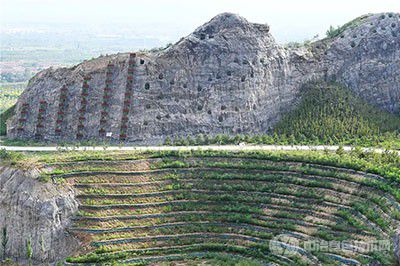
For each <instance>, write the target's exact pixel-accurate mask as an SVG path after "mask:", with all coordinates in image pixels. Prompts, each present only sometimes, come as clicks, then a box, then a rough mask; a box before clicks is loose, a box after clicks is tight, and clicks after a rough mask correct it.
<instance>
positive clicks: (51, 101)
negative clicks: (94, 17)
mask: <svg viewBox="0 0 400 266" xmlns="http://www.w3.org/2000/svg"><path fill="white" fill-rule="evenodd" d="M311 80H334V81H336V82H339V83H341V84H343V85H344V86H346V87H348V88H349V89H351V90H352V91H353V92H354V93H355V94H356V95H359V96H361V97H362V98H363V99H365V100H366V101H367V102H369V103H371V104H373V105H376V106H378V107H380V108H381V109H384V110H387V111H389V112H392V113H397V112H399V111H400V15H399V14H397V13H382V14H372V15H366V16H363V17H360V18H357V19H355V20H354V21H352V22H349V23H348V24H346V25H345V26H344V27H342V28H341V29H340V30H338V32H337V33H336V34H335V35H334V36H331V37H329V38H326V39H323V40H320V41H316V42H313V43H311V44H309V45H303V46H299V47H283V46H281V45H279V44H277V43H276V42H275V40H274V38H273V37H272V36H271V34H270V32H269V26H268V25H262V24H254V23H250V22H248V21H247V20H246V19H244V18H242V17H240V16H238V15H235V14H230V13H224V14H220V15H218V16H216V17H215V18H213V19H212V20H211V21H209V22H208V23H206V24H204V25H203V26H201V27H199V28H198V29H196V30H195V31H194V32H193V33H192V34H190V35H189V36H187V37H185V38H182V39H181V40H180V41H179V42H177V43H176V44H174V45H172V46H171V47H169V48H167V49H164V50H161V51H157V52H151V53H150V52H149V53H141V52H138V53H130V54H116V55H111V56H105V57H100V58H97V59H94V60H90V61H85V62H83V63H81V64H79V65H77V66H75V67H72V68H60V69H48V70H45V71H42V72H40V73H39V74H37V75H36V76H35V77H34V78H32V79H31V80H30V82H29V85H28V87H27V89H26V90H25V92H24V93H23V94H22V95H21V97H20V98H19V100H18V103H17V106H16V112H15V114H14V116H12V117H11V118H10V119H9V120H8V122H7V135H8V136H9V137H10V138H21V139H28V138H36V139H38V140H52V141H55V140H58V141H70V140H77V139H78V140H79V139H82V140H88V139H94V140H101V139H108V140H112V141H125V142H135V143H159V142H161V141H162V140H163V139H164V138H165V137H166V136H176V135H196V134H200V133H203V134H208V135H215V134H218V133H225V134H231V135H232V134H238V133H248V134H252V133H264V132H266V131H268V130H269V129H271V128H273V126H274V125H275V124H276V123H277V122H278V121H279V120H280V118H281V116H282V115H283V114H284V113H286V112H287V111H288V110H291V109H293V108H294V106H295V105H296V103H297V102H298V97H299V90H300V87H301V86H302V85H303V84H305V83H307V82H308V81H311Z"/></svg>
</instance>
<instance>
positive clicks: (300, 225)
mask: <svg viewBox="0 0 400 266" xmlns="http://www.w3.org/2000/svg"><path fill="white" fill-rule="evenodd" d="M113 158H114V159H113ZM291 158H293V159H291ZM310 158H311V157H310ZM94 159H99V160H91V161H80V162H63V163H60V162H58V163H53V164H51V169H52V172H51V173H49V174H51V175H52V177H53V179H54V180H55V181H57V182H61V181H63V182H67V183H69V184H71V185H72V186H73V187H74V189H75V190H76V192H77V198H78V201H79V203H80V207H79V213H78V215H77V216H76V217H75V218H74V223H73V225H72V226H71V228H69V231H70V232H72V233H73V234H75V235H76V236H77V237H78V238H79V239H80V240H81V241H82V243H83V245H84V247H83V248H82V250H81V251H80V252H79V254H77V255H76V256H72V257H70V258H68V259H67V263H68V264H73V265H80V264H85V263H114V262H119V263H123V264H127V263H140V264H157V265H158V263H160V262H163V261H181V262H183V263H188V264H189V263H194V262H196V263H200V262H199V261H203V262H208V263H212V264H214V263H215V264H218V263H217V261H220V260H223V261H227V260H228V261H241V260H246V261H248V263H249V265H264V264H265V263H266V262H274V263H277V264H279V265H318V264H321V265H339V264H340V265H343V264H345V265H357V264H363V265H364V264H367V263H370V262H373V261H379V262H380V263H382V264H383V265H391V264H392V263H394V258H393V255H392V251H391V250H383V251H379V252H371V251H370V250H368V249H363V248H355V247H354V246H352V245H353V242H349V241H356V242H357V243H359V244H360V243H361V244H368V243H375V242H376V241H380V240H388V239H391V236H392V234H393V230H394V229H395V228H396V226H397V225H398V222H399V218H400V212H399V208H400V206H399V200H400V193H399V192H400V190H399V189H398V185H397V181H395V180H396V175H392V176H390V177H383V176H381V175H377V174H371V173H365V172H361V171H355V170H352V169H348V168H344V166H345V164H343V165H341V164H340V163H338V162H337V160H338V159H334V160H331V161H330V163H329V164H330V166H328V165H326V164H324V163H321V162H320V161H318V160H315V157H314V158H313V159H312V160H311V159H310V162H308V161H307V159H306V158H305V157H299V158H296V157H288V156H286V157H285V156H275V155H271V154H263V153H237V154H235V153H224V154H222V153H215V152H214V153H207V152H197V153H196V152H195V153H173V152H169V153H145V154H136V155H134V156H127V155H122V156H114V157H110V158H106V157H97V158H94ZM79 160H82V158H81V159H79ZM326 161H327V162H328V161H329V160H326ZM332 165H333V166H332ZM348 165H349V164H348ZM388 176H389V175H388ZM397 178H398V177H397ZM281 234H285V235H287V236H290V237H291V238H293V239H295V240H296V241H297V242H296V243H298V246H296V247H295V252H294V254H286V253H279V251H278V252H277V251H276V250H274V249H271V247H275V246H276V245H278V246H281V247H286V248H287V244H286V243H285V242H280V240H279V239H276V236H279V235H281ZM309 241H317V243H327V242H326V241H330V242H329V243H337V242H339V241H347V242H348V243H352V244H351V245H350V246H348V249H343V248H336V249H335V248H333V249H330V250H325V249H321V250H313V249H312V250H309V249H308V248H307V247H306V246H304V243H308V242H309ZM324 241H325V242H324ZM271 245H272V246H271ZM274 245H275V246H274ZM349 247H350V248H349Z"/></svg>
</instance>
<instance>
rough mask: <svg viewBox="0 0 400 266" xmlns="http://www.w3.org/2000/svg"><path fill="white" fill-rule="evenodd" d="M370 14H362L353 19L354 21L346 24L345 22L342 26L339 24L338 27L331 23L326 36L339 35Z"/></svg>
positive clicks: (355, 25)
mask: <svg viewBox="0 0 400 266" xmlns="http://www.w3.org/2000/svg"><path fill="white" fill-rule="evenodd" d="M369 16H370V15H363V16H360V17H358V18H356V19H353V20H352V21H349V22H347V23H346V24H344V25H342V26H337V27H336V28H335V27H333V26H332V25H331V26H330V27H329V29H328V30H327V31H326V37H328V38H335V37H337V36H339V35H340V34H342V33H343V32H344V31H345V30H347V29H352V28H355V27H357V26H358V25H360V24H361V23H362V22H363V21H364V20H365V19H366V18H368V17H369Z"/></svg>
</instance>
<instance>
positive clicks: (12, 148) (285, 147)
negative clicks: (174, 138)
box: [0, 145, 400, 155]
mask: <svg viewBox="0 0 400 266" xmlns="http://www.w3.org/2000/svg"><path fill="white" fill-rule="evenodd" d="M338 148H339V146H323V145H319V146H302V145H293V146H290V145H209V146H121V147H120V146H107V147H102V146H80V147H73V146H71V147H56V146H41V147H35V146H26V147H23V146H0V149H6V150H8V151H59V150H74V151H104V150H107V151H146V150H152V151H178V150H216V151H246V150H247V151H248V150H263V151H278V150H281V151H296V150H299V151H311V150H325V149H327V150H330V151H336V150H337V149H338ZM343 149H344V150H345V151H350V150H351V149H352V147H351V146H344V147H343ZM362 150H364V151H374V152H377V153H382V152H384V151H385V150H384V149H380V148H362ZM396 152H397V153H398V154H399V155H400V151H396Z"/></svg>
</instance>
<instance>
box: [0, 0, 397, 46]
mask: <svg viewBox="0 0 400 266" xmlns="http://www.w3.org/2000/svg"><path fill="white" fill-rule="evenodd" d="M0 3H1V6H0V12H1V23H2V25H6V24H10V23H16V22H18V23H24V24H26V25H29V24H30V23H54V22H63V23H80V24H82V25H84V26H85V25H101V24H105V23H106V24H115V25H117V24H118V25H121V24H123V25H129V26H132V27H142V28H144V29H145V30H146V31H147V32H149V35H152V34H153V33H157V34H159V32H160V31H161V32H163V33H162V34H163V35H164V36H162V37H163V38H167V39H171V40H174V39H177V38H179V37H180V36H182V35H187V34H189V33H190V32H192V31H193V30H194V29H195V28H196V27H198V26H199V25H201V24H203V23H204V22H206V21H208V20H209V19H211V18H212V17H213V16H215V15H217V14H218V13H221V12H234V13H238V14H240V15H242V16H244V17H245V18H247V19H248V20H249V21H252V22H258V23H268V24H269V25H270V26H271V30H272V32H273V34H274V36H275V37H276V38H277V39H278V41H280V42H285V41H292V40H298V41H299V40H302V39H304V38H310V37H312V36H314V35H315V34H320V35H323V34H324V33H325V31H326V29H327V28H328V27H329V25H341V24H343V23H345V22H347V21H349V20H351V19H353V18H355V17H357V16H359V15H362V14H366V13H377V12H400V0H264V1H262V0H201V1H192V0H0Z"/></svg>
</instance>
